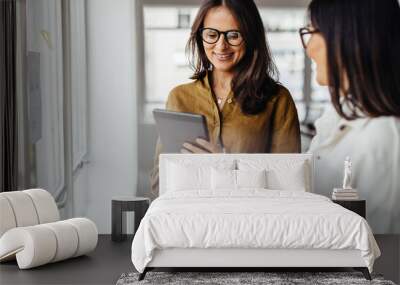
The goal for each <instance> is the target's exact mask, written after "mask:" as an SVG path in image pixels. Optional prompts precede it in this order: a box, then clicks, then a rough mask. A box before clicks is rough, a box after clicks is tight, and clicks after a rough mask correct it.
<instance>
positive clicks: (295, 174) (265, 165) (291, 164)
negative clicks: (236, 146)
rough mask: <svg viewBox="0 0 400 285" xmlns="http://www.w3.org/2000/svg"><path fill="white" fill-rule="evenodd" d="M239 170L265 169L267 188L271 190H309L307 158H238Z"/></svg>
mask: <svg viewBox="0 0 400 285" xmlns="http://www.w3.org/2000/svg"><path fill="white" fill-rule="evenodd" d="M238 168H239V170H262V169H266V171H267V182H268V183H267V188H268V189H271V190H289V191H311V183H310V181H309V178H308V177H309V175H310V173H309V172H310V168H309V161H308V160H296V159H293V160H292V159H279V160H278V159H277V160H271V161H267V160H262V159H239V160H238Z"/></svg>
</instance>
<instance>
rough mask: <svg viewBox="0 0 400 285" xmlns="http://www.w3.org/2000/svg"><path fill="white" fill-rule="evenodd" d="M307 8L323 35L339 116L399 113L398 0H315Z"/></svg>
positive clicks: (399, 30)
mask: <svg viewBox="0 0 400 285" xmlns="http://www.w3.org/2000/svg"><path fill="white" fill-rule="evenodd" d="M308 10H309V17H310V20H311V23H312V25H313V26H314V27H315V28H317V29H318V30H319V31H320V33H321V35H322V36H323V37H324V39H325V41H326V45H327V61H328V80H329V82H328V84H329V87H330V93H331V100H332V104H333V105H334V107H335V109H336V111H337V112H338V113H339V114H340V116H342V117H343V118H346V119H348V120H352V119H356V118H359V117H362V116H369V117H379V116H396V117H400V6H399V3H398V1H397V0H384V1H380V0H351V1H344V0H313V1H312V2H311V3H310V5H309V8H308ZM344 74H346V75H347V79H348V86H345V78H344ZM344 106H347V108H348V109H349V110H344V108H343V107H344Z"/></svg>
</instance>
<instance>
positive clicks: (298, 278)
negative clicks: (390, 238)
mask: <svg viewBox="0 0 400 285" xmlns="http://www.w3.org/2000/svg"><path fill="white" fill-rule="evenodd" d="M138 276H139V273H124V274H122V275H121V277H120V278H119V279H118V281H117V285H134V284H140V285H145V284H157V285H163V284H171V285H186V284H213V285H219V284H221V285H232V284H240V285H242V284H244V285H246V284H268V285H269V284H271V285H277V284H279V285H280V284H282V285H292V284H296V285H297V284H328V285H336V284H337V285H346V284H356V285H357V284H379V285H395V283H393V282H392V281H388V280H384V279H383V277H382V276H381V275H372V278H373V280H372V281H368V280H366V279H365V278H364V276H363V275H362V273H360V272H148V273H147V274H146V278H145V279H144V280H142V281H138Z"/></svg>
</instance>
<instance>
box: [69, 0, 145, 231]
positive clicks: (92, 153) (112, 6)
mask: <svg viewBox="0 0 400 285" xmlns="http://www.w3.org/2000/svg"><path fill="white" fill-rule="evenodd" d="M86 17H87V18H86V21H87V22H86V25H87V29H86V33H87V60H88V92H89V98H88V101H89V102H88V104H89V128H88V129H89V140H88V146H89V157H88V159H89V163H88V164H87V166H86V167H87V174H86V173H85V172H83V173H82V174H81V175H83V176H86V175H87V179H84V177H80V178H78V179H77V180H76V183H75V185H74V192H77V191H80V190H82V191H87V193H88V195H87V201H85V202H84V203H79V202H76V204H75V212H76V213H81V214H85V215H86V216H87V217H88V218H90V219H93V220H94V222H95V223H96V224H97V226H98V229H99V232H100V233H110V231H111V198H112V196H115V195H135V193H136V184H137V165H138V161H137V160H138V159H137V103H136V94H135V86H136V84H135V78H136V75H135V74H134V73H135V62H134V58H135V57H134V34H135V32H134V30H135V22H134V18H133V17H134V1H130V0H118V1H109V0H88V1H87V6H86ZM85 187H87V189H85ZM79 188H81V189H79ZM86 203H87V204H86ZM84 208H85V209H84Z"/></svg>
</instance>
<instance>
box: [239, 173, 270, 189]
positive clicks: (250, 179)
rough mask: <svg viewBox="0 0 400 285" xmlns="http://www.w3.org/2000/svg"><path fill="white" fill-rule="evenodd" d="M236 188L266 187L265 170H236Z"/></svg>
mask: <svg viewBox="0 0 400 285" xmlns="http://www.w3.org/2000/svg"><path fill="white" fill-rule="evenodd" d="M236 181H237V188H267V185H268V184H267V171H266V170H265V169H262V170H236Z"/></svg>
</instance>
